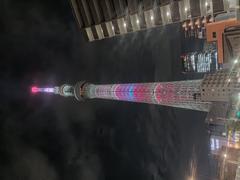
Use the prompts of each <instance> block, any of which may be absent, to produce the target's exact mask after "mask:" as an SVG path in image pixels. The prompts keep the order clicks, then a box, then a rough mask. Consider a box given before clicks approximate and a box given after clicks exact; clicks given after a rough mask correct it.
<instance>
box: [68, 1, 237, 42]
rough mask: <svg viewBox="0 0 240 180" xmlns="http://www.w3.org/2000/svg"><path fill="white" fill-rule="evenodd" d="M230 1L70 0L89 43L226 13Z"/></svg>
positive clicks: (230, 3)
mask: <svg viewBox="0 0 240 180" xmlns="http://www.w3.org/2000/svg"><path fill="white" fill-rule="evenodd" d="M232 4H233V3H232V2H231V0H230V1H229V0H176V1H175V0H174V1H172V0H71V5H72V7H73V12H74V16H75V19H76V21H77V23H78V26H79V28H80V29H81V31H82V33H83V34H84V35H85V37H86V38H87V40H88V41H94V40H100V39H104V38H109V37H114V36H117V35H122V34H126V33H129V32H136V31H139V30H144V29H149V28H153V27H157V26H161V25H167V24H171V23H176V22H181V21H185V20H188V19H190V20H191V19H195V18H197V17H205V16H209V15H211V16H214V15H215V14H219V13H222V12H226V11H229V9H230V8H231V7H232V6H233V5H232Z"/></svg>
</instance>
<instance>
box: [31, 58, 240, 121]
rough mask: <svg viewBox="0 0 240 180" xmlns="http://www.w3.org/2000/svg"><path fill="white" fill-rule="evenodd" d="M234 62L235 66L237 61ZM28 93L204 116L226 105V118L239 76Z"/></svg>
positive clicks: (226, 73) (223, 73) (239, 83)
mask: <svg viewBox="0 0 240 180" xmlns="http://www.w3.org/2000/svg"><path fill="white" fill-rule="evenodd" d="M235 62H236V64H237V61H235ZM32 92H33V93H36V92H44V93H53V94H59V95H61V96H64V97H68V96H72V97H75V98H76V99H77V100H78V101H83V100H85V99H95V98H98V99H109V100H118V101H130V102H139V103H149V104H157V105H164V106H171V107H177V108H185V109H192V110H198V111H205V112H209V111H210V110H211V107H212V109H213V111H214V112H215V110H214V109H216V108H218V105H219V106H220V105H223V104H224V103H227V104H228V105H227V106H222V107H223V108H224V113H222V114H223V115H222V116H227V115H232V114H234V113H237V112H238V111H239V110H238V105H239V102H238V99H239V92H240V74H239V73H238V72H236V71H234V70H232V71H227V70H221V71H218V72H216V73H213V74H206V75H205V77H204V78H203V79H199V80H186V81H173V82H153V83H129V84H105V85H96V84H90V83H87V82H85V81H80V82H78V83H76V85H75V86H72V85H68V84H64V85H62V86H60V87H54V88H37V87H33V88H32ZM236 97H237V98H236ZM216 112H218V111H216ZM213 114H214V113H213ZM215 114H216V113H215ZM218 114H219V113H218ZM214 116H216V115H214ZM209 118H210V117H209ZM224 118H225V117H224Z"/></svg>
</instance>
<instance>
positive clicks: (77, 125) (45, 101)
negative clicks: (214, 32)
mask: <svg viewBox="0 0 240 180" xmlns="http://www.w3.org/2000/svg"><path fill="white" fill-rule="evenodd" d="M0 13H1V16H0V27H1V30H0V32H2V33H1V34H0V45H1V50H0V52H1V53H0V57H1V59H0V60H1V63H0V68H1V70H0V72H1V78H0V86H1V91H0V92H1V103H0V117H1V118H0V179H1V180H15V179H17V180H33V179H34V180H65V179H66V180H70V179H71V180H122V179H125V180H133V179H138V180H175V179H176V180H180V179H186V176H188V174H189V170H190V165H189V164H190V163H189V162H190V161H191V159H192V158H194V159H195V160H196V162H197V170H198V175H199V177H201V179H202V180H204V179H205V178H203V176H205V175H207V174H211V173H212V172H211V169H210V166H209V150H208V149H209V147H208V134H207V130H206V125H205V124H204V118H205V116H206V114H205V113H201V112H195V111H190V110H183V109H176V108H169V107H163V106H156V105H148V104H137V103H129V102H117V101H108V100H88V101H86V102H77V101H76V100H75V99H73V98H63V97H60V96H53V95H32V94H31V93H30V92H29V89H30V87H31V85H33V84H35V85H38V86H55V85H61V84H63V83H70V84H74V83H76V82H77V81H79V80H87V81H89V82H92V83H96V84H97V83H131V82H153V81H171V80H182V79H189V78H194V77H192V76H186V75H184V74H182V73H181V62H180V60H179V56H180V54H181V52H183V51H187V50H191V49H194V48H196V49H200V48H201V47H202V43H199V42H198V43H197V42H192V41H186V40H184V38H183V37H182V33H181V26H180V25H179V24H174V25H170V26H168V27H163V28H155V29H153V30H148V31H142V32H138V33H134V34H128V35H125V36H121V37H115V38H111V39H105V40H102V41H96V42H93V43H88V42H87V41H85V40H84V38H83V37H82V36H81V34H80V32H79V29H78V27H77V25H76V23H75V22H74V18H73V15H72V10H71V6H70V4H69V2H68V1H67V0H58V1H57V0H50V1H49V0H45V1H40V0H31V1H30V0H25V1H23V0H22V1H20V0H1V1H0Z"/></svg>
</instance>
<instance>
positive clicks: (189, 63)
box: [181, 49, 219, 73]
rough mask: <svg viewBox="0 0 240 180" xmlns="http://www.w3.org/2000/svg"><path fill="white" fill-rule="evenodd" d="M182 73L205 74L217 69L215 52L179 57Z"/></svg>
mask: <svg viewBox="0 0 240 180" xmlns="http://www.w3.org/2000/svg"><path fill="white" fill-rule="evenodd" d="M181 61H182V65H183V72H187V73H189V72H190V73H207V72H215V71H217V70H218V69H219V65H218V60H217V51H216V50H214V49H213V50H208V51H204V52H191V53H187V54H185V55H182V56H181Z"/></svg>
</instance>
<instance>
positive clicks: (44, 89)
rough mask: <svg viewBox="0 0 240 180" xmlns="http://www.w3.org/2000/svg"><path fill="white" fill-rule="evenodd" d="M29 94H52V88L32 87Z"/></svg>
mask: <svg viewBox="0 0 240 180" xmlns="http://www.w3.org/2000/svg"><path fill="white" fill-rule="evenodd" d="M31 92H32V93H33V94H35V93H39V92H45V93H54V88H49V87H46V88H39V87H37V86H33V87H32V88H31Z"/></svg>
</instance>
